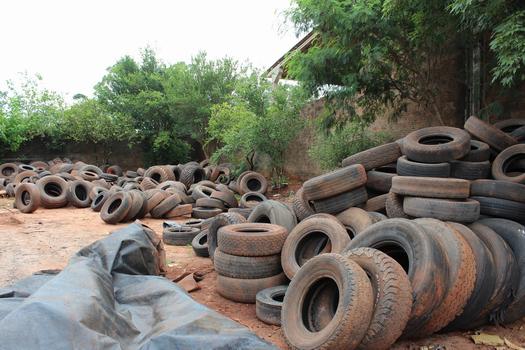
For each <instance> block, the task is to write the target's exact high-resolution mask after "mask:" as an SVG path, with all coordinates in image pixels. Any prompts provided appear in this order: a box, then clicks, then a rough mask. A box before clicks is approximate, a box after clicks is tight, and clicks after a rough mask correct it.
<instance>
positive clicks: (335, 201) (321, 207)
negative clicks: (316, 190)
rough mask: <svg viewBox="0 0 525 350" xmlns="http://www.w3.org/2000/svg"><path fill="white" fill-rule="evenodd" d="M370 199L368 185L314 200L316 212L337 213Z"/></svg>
mask: <svg viewBox="0 0 525 350" xmlns="http://www.w3.org/2000/svg"><path fill="white" fill-rule="evenodd" d="M367 200H368V194H367V192H366V187H364V186H361V187H357V188H354V189H352V190H350V191H347V192H343V193H340V194H338V195H335V196H332V197H329V198H324V199H317V200H314V201H313V205H314V209H315V212H316V213H326V214H337V213H340V212H342V211H343V210H345V209H348V208H350V207H354V206H357V205H359V204H363V203H365V202H366V201H367Z"/></svg>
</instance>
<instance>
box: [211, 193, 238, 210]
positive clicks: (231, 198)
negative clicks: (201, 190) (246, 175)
mask: <svg viewBox="0 0 525 350" xmlns="http://www.w3.org/2000/svg"><path fill="white" fill-rule="evenodd" d="M210 198H212V199H217V200H220V201H221V202H222V203H224V206H225V207H226V208H237V206H238V205H239V204H238V203H237V198H235V194H234V193H233V192H232V191H230V190H229V189H228V190H227V191H217V190H215V191H213V192H212V194H211V195H210Z"/></svg>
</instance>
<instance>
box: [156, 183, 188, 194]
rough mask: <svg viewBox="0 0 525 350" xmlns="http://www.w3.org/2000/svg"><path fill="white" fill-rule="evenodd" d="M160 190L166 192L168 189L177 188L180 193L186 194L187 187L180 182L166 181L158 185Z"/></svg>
mask: <svg viewBox="0 0 525 350" xmlns="http://www.w3.org/2000/svg"><path fill="white" fill-rule="evenodd" d="M157 188H158V189H160V190H164V191H166V190H167V189H168V188H175V189H177V190H178V191H180V192H184V193H186V185H184V184H183V183H182V182H179V181H164V182H161V183H160V184H158V185H157Z"/></svg>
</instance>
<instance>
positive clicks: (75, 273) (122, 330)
mask: <svg viewBox="0 0 525 350" xmlns="http://www.w3.org/2000/svg"><path fill="white" fill-rule="evenodd" d="M163 259H164V258H163V249H162V243H161V242H160V240H159V238H158V237H157V236H156V234H155V233H154V232H153V231H151V230H150V229H148V228H147V227H145V226H143V225H141V224H140V223H134V224H131V225H129V226H127V227H126V228H124V229H121V230H118V231H115V232H113V233H112V234H110V235H109V236H108V237H106V238H104V239H102V240H100V241H97V242H95V243H93V244H91V245H89V246H87V247H85V248H83V249H82V250H80V251H79V252H78V253H77V254H75V255H74V256H73V257H72V258H71V259H70V261H69V264H68V265H67V266H66V268H65V269H64V270H62V271H61V272H59V273H58V274H54V273H41V274H35V275H33V276H30V277H28V278H25V279H23V280H20V281H19V282H17V283H15V284H14V285H12V286H10V287H7V288H1V289H0V349H152V350H153V349H192V350H195V349H275V347H274V346H272V345H271V344H269V343H267V342H265V341H264V340H262V339H260V338H258V337H257V336H256V335H255V334H253V333H252V332H250V331H249V330H248V329H247V328H245V327H244V326H241V325H240V324H238V323H236V322H234V321H232V320H230V319H229V318H227V317H225V316H223V315H220V314H219V313H217V312H215V311H212V310H210V309H208V308H207V307H205V306H203V305H201V304H199V303H197V302H196V301H194V300H193V299H192V298H191V297H190V296H189V295H188V294H187V293H186V292H185V291H184V290H183V289H182V288H181V287H179V286H178V285H177V284H175V283H173V282H171V281H169V280H168V279H166V278H163V277H160V276H158V274H159V273H160V272H161V270H162V269H163V265H162V262H163V261H164V260H163Z"/></svg>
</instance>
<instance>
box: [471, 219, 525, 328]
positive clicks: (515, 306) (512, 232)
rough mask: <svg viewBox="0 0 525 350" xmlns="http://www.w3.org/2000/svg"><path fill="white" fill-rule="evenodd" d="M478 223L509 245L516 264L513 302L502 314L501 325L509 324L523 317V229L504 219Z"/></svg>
mask: <svg viewBox="0 0 525 350" xmlns="http://www.w3.org/2000/svg"><path fill="white" fill-rule="evenodd" d="M478 223H480V224H482V225H485V226H488V227H490V228H491V229H492V230H493V231H494V232H496V233H497V234H498V235H499V236H500V237H501V238H503V240H504V241H505V242H506V243H507V244H508V245H509V247H510V249H511V250H512V252H513V253H514V257H515V258H516V261H517V263H518V269H519V283H518V288H517V290H516V291H515V292H514V295H513V300H512V302H511V303H510V305H509V306H508V308H507V310H506V311H505V313H504V314H503V317H504V320H503V323H511V322H514V321H517V320H519V319H521V318H523V317H524V316H525V235H524V234H523V233H524V232H525V227H524V226H523V225H520V224H518V223H516V222H514V221H510V220H506V219H499V218H494V219H481V220H479V221H478Z"/></svg>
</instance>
